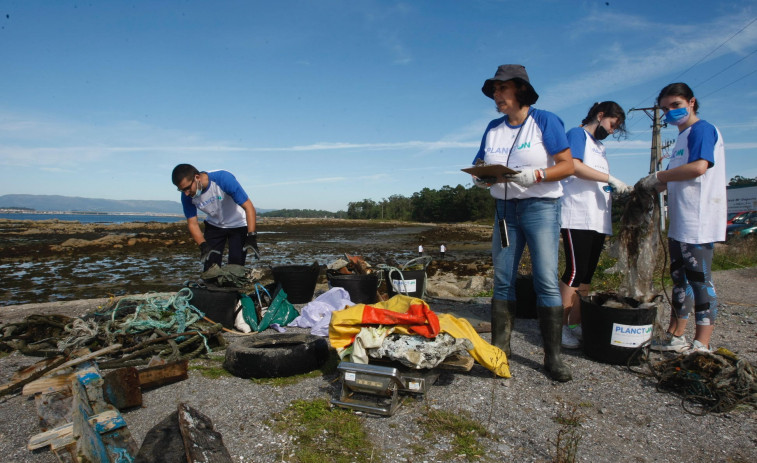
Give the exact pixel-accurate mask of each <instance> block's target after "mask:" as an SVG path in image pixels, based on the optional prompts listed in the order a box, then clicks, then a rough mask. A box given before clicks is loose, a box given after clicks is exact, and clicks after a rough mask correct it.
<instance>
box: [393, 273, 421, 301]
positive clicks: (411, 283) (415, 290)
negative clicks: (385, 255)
mask: <svg viewBox="0 0 757 463" xmlns="http://www.w3.org/2000/svg"><path fill="white" fill-rule="evenodd" d="M384 278H386V292H387V294H388V295H389V297H392V296H394V295H395V294H403V295H407V296H410V297H417V298H423V293H424V291H425V290H426V271H425V270H404V271H403V272H402V277H400V272H399V271H397V270H387V271H386V272H385V276H384ZM405 289H407V292H405Z"/></svg>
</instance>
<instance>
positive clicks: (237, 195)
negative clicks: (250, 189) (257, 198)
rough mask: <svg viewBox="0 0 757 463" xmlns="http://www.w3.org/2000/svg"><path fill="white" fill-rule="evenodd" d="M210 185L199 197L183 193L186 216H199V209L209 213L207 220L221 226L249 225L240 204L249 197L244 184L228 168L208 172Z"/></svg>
mask: <svg viewBox="0 0 757 463" xmlns="http://www.w3.org/2000/svg"><path fill="white" fill-rule="evenodd" d="M206 173H207V175H208V186H207V187H206V188H205V189H204V190H203V191H202V194H201V195H200V196H199V197H198V198H190V197H189V196H187V195H185V194H182V195H181V205H182V207H183V208H184V216H185V217H186V218H188V219H191V218H192V217H197V210H198V209H199V210H201V211H202V212H204V213H205V214H207V218H206V219H205V221H206V222H207V223H209V224H211V225H215V226H216V227H220V228H236V227H245V226H247V216H246V215H245V212H244V209H242V208H241V207H240V205H242V204H244V203H245V202H246V201H247V200H248V199H249V196H247V193H245V191H244V189H243V188H242V186H241V185H240V184H239V182H238V181H237V179H236V177H234V175H233V174H232V173H231V172H229V171H226V170H214V171H210V172H206Z"/></svg>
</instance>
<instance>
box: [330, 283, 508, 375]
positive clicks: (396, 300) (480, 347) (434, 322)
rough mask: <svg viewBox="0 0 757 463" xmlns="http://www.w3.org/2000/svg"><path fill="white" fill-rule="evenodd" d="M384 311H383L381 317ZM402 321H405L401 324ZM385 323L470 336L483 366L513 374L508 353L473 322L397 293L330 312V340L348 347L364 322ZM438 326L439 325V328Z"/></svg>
mask: <svg viewBox="0 0 757 463" xmlns="http://www.w3.org/2000/svg"><path fill="white" fill-rule="evenodd" d="M382 311H388V312H396V313H399V314H407V315H408V316H406V317H396V316H392V315H391V314H390V313H384V312H382ZM382 314H384V315H383V316H382ZM399 322H405V323H406V324H401V323H399ZM375 324H385V325H392V326H394V332H395V333H398V334H422V335H424V336H426V337H432V334H433V333H436V332H443V333H447V334H449V335H450V336H452V337H454V338H457V339H461V338H466V339H469V340H470V342H471V343H473V349H471V350H470V351H468V352H469V353H470V354H471V356H472V357H473V358H474V359H475V360H476V361H477V362H478V363H479V364H481V365H483V366H484V367H486V368H488V369H489V370H491V371H492V372H493V373H494V374H496V375H497V376H501V377H503V378H509V377H510V367H509V364H508V362H507V357H506V356H505V353H504V352H503V351H502V350H501V349H500V348H498V347H495V346H493V345H491V344H489V343H488V342H486V341H484V340H483V339H482V338H481V336H479V335H478V333H477V332H476V330H475V329H473V326H472V325H471V324H470V322H469V321H468V320H466V319H464V318H456V317H454V316H452V315H449V314H439V315H437V314H435V313H434V312H433V311H431V310H430V308H429V307H428V304H427V303H426V302H425V301H423V300H422V299H418V298H414V297H409V296H405V295H402V294H398V295H396V296H394V297H392V298H391V299H389V300H388V301H384V302H379V303H376V304H370V305H368V304H356V305H353V306H351V307H347V308H346V309H344V310H339V311H336V312H333V313H332V314H331V323H330V324H329V341H330V342H331V346H332V347H334V348H335V349H340V348H344V347H347V346H349V345H350V344H352V343H353V342H354V340H355V336H357V334H358V333H359V332H360V329H361V328H362V327H363V326H364V325H375ZM437 327H438V328H437Z"/></svg>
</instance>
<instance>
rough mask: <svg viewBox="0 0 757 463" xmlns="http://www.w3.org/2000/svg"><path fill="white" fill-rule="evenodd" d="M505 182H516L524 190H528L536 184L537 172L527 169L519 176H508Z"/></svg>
mask: <svg viewBox="0 0 757 463" xmlns="http://www.w3.org/2000/svg"><path fill="white" fill-rule="evenodd" d="M505 181H508V182H515V183H517V184H518V185H520V186H522V187H523V188H528V187H530V186H531V185H533V184H534V183H536V171H535V170H534V169H526V170H522V171H520V172H519V173H517V174H510V175H506V176H505Z"/></svg>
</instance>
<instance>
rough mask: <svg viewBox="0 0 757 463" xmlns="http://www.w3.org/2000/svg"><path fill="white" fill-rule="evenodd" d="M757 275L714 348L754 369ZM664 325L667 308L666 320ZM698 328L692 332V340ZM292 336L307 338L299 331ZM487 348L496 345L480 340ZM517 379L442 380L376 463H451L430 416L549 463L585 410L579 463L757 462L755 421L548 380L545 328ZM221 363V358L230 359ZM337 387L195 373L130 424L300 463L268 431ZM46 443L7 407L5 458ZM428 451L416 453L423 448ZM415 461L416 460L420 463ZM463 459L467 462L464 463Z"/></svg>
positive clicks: (26, 401) (528, 330) (651, 391)
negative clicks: (439, 415)
mask: <svg viewBox="0 0 757 463" xmlns="http://www.w3.org/2000/svg"><path fill="white" fill-rule="evenodd" d="M756 281H757V268H750V269H743V270H729V271H721V272H717V273H716V274H715V283H716V287H717V289H718V293H719V298H720V314H719V318H718V321H717V323H718V325H717V327H716V329H715V334H714V336H713V345H714V346H715V347H720V346H722V347H727V348H728V349H730V350H732V351H733V352H735V353H737V354H738V355H739V356H741V357H742V358H744V359H747V360H749V361H750V362H751V363H752V364H753V365H757V343H755V341H757V285H755V282H756ZM430 305H431V308H432V309H435V308H436V309H437V310H438V311H445V310H451V311H454V312H455V313H463V311H469V312H470V313H471V314H474V318H475V317H480V316H481V314H487V313H488V301H487V300H486V299H482V298H477V299H460V300H455V301H452V300H435V301H431V302H430ZM664 313H665V314H666V315H665V316H667V313H669V312H668V311H667V307H666V310H665V312H664ZM692 329H693V327H689V333H687V334H688V335H689V337H690V336H691V331H692ZM291 331H298V330H297V329H291ZM483 336H484V338H485V339H487V340H488V334H484V335H483ZM512 349H513V356H512V358H511V359H510V366H511V372H512V378H510V379H507V380H505V379H495V378H493V377H492V375H491V374H490V373H489V371H487V370H485V369H484V368H482V367H480V366H478V365H475V366H474V367H473V369H472V370H471V371H470V372H468V373H444V374H442V375H441V376H440V379H439V381H438V382H437V383H436V384H435V385H434V386H432V387H430V389H429V391H428V392H427V393H426V394H425V395H424V396H423V398H422V399H421V400H412V401H408V402H406V403H404V404H403V405H402V406H401V407H400V408H399V410H398V411H397V413H396V414H395V415H393V416H391V417H378V416H372V415H367V414H363V415H361V416H362V419H363V420H364V425H365V427H366V428H367V429H368V430H369V435H370V438H371V440H372V441H373V442H374V444H375V445H376V446H377V448H378V453H380V454H377V455H376V457H375V458H374V460H375V461H387V462H395V461H396V462H405V461H408V462H410V461H413V462H415V461H427V462H433V461H449V460H450V458H449V457H448V456H446V452H447V451H448V450H449V449H450V448H451V439H450V438H449V436H446V435H443V434H440V435H438V436H435V437H432V438H423V437H422V436H423V431H422V429H421V427H420V425H419V424H418V419H419V418H420V417H422V416H424V415H425V414H426V413H427V412H428V411H429V410H430V409H439V410H446V411H452V412H458V411H463V412H468V413H470V416H472V417H473V418H474V419H475V420H476V421H478V422H479V423H481V424H483V425H484V426H485V427H486V429H487V430H488V431H489V433H490V437H487V438H482V442H483V443H484V444H485V447H486V448H487V453H486V454H485V455H484V456H483V457H482V458H481V459H480V460H481V461H550V460H551V459H552V457H553V456H554V455H555V448H556V445H555V441H556V437H557V434H558V431H559V430H560V429H561V425H560V424H559V423H557V422H556V421H555V417H557V416H559V415H566V414H568V412H569V411H570V410H571V409H572V408H576V409H577V410H578V412H579V413H580V414H581V415H582V416H583V424H582V426H581V428H580V430H579V433H580V437H581V440H580V443H579V446H578V452H577V461H592V462H593V461H632V462H653V461H654V462H656V461H715V462H753V461H757V411H755V410H754V409H752V408H741V409H737V410H735V411H732V412H729V413H723V414H709V415H705V416H694V415H691V414H689V413H687V412H686V411H685V410H684V409H683V408H682V407H681V401H680V399H679V398H678V397H676V396H674V395H671V394H667V393H660V392H657V391H656V389H655V382H654V381H653V380H652V379H650V378H646V377H641V376H638V375H635V374H633V373H631V372H630V371H629V370H628V369H627V368H625V367H621V366H613V365H608V364H603V363H598V362H595V361H593V360H591V359H590V358H588V357H587V356H586V355H585V354H584V353H583V352H582V351H580V350H578V351H567V352H566V353H565V358H566V360H567V362H568V364H569V365H570V366H571V368H572V370H573V377H574V380H573V381H571V382H568V383H555V382H553V381H551V380H550V379H549V378H548V377H547V376H545V373H544V370H543V369H542V349H541V339H540V336H539V331H538V327H537V324H536V320H518V321H517V323H516V328H515V332H514V333H513V343H512ZM222 356H223V354H222V353H217V354H214V356H213V357H215V358H222ZM35 360H36V359H34V358H28V357H24V356H20V355H18V354H12V355H10V356H6V357H4V358H2V359H0V382H5V381H7V380H8V379H9V378H10V376H11V375H12V373H13V372H14V371H15V370H16V369H18V368H20V367H23V366H26V365H29V364H31V363H33V362H34V361H35ZM334 380H335V377H334V376H327V377H316V378H309V379H305V380H303V381H301V382H299V383H297V384H295V385H291V386H284V387H273V386H270V385H258V384H255V383H252V382H251V381H249V380H243V379H240V378H235V377H222V378H219V379H208V378H205V377H203V376H202V375H201V374H200V373H198V372H197V371H191V372H190V375H189V380H187V381H183V382H180V383H176V384H172V385H168V386H164V387H161V388H159V389H155V390H153V391H149V392H147V393H145V394H144V397H143V399H144V405H143V407H142V408H139V409H136V410H130V411H126V412H125V413H124V414H123V415H124V418H125V419H126V422H127V424H128V426H129V429H130V431H131V433H132V435H133V436H134V437H135V439H136V440H137V442H138V443H141V442H142V440H143V439H144V437H145V434H146V433H147V432H148V431H149V430H150V428H151V427H152V426H154V425H155V424H157V423H158V422H159V421H161V420H162V419H163V418H164V417H165V416H167V415H168V414H170V413H171V412H173V411H175V410H176V406H177V404H178V403H180V402H186V403H188V404H189V405H191V406H192V407H195V408H196V409H198V410H199V411H200V412H202V413H203V414H205V415H207V416H208V417H210V418H211V420H212V421H213V424H214V425H215V428H216V430H217V431H219V432H220V433H221V434H222V435H223V440H224V443H225V444H226V447H227V448H228V450H229V452H230V453H231V455H232V457H233V460H234V461H235V462H237V461H238V462H252V461H255V462H279V461H292V457H291V452H292V449H293V445H294V444H293V443H292V441H291V439H290V438H289V437H288V436H287V435H286V434H279V433H277V432H275V431H274V430H273V429H272V428H271V427H270V426H269V425H268V424H266V423H267V422H268V421H267V420H269V419H270V418H271V417H272V415H274V414H275V413H277V412H279V411H282V410H283V409H284V408H286V406H287V404H289V403H290V402H291V401H292V400H294V399H316V398H324V399H331V398H334V397H335V396H336V393H337V382H336V381H334ZM39 432H40V429H39V426H38V422H37V415H36V411H35V407H34V401H33V399H31V398H28V397H22V396H19V395H15V396H11V397H9V398H6V399H4V400H3V401H2V402H0V455H3V457H2V458H1V459H2V460H3V461H8V462H55V461H56V459H55V457H54V456H53V455H52V454H51V453H50V452H48V451H42V452H35V453H33V452H29V451H27V450H26V448H25V445H26V443H27V442H28V439H29V437H31V436H32V435H34V434H37V433H39ZM418 446H421V447H423V448H425V449H426V452H425V453H417V447H418ZM414 452H416V453H414ZM460 459H463V458H462V457H461V458H460Z"/></svg>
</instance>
